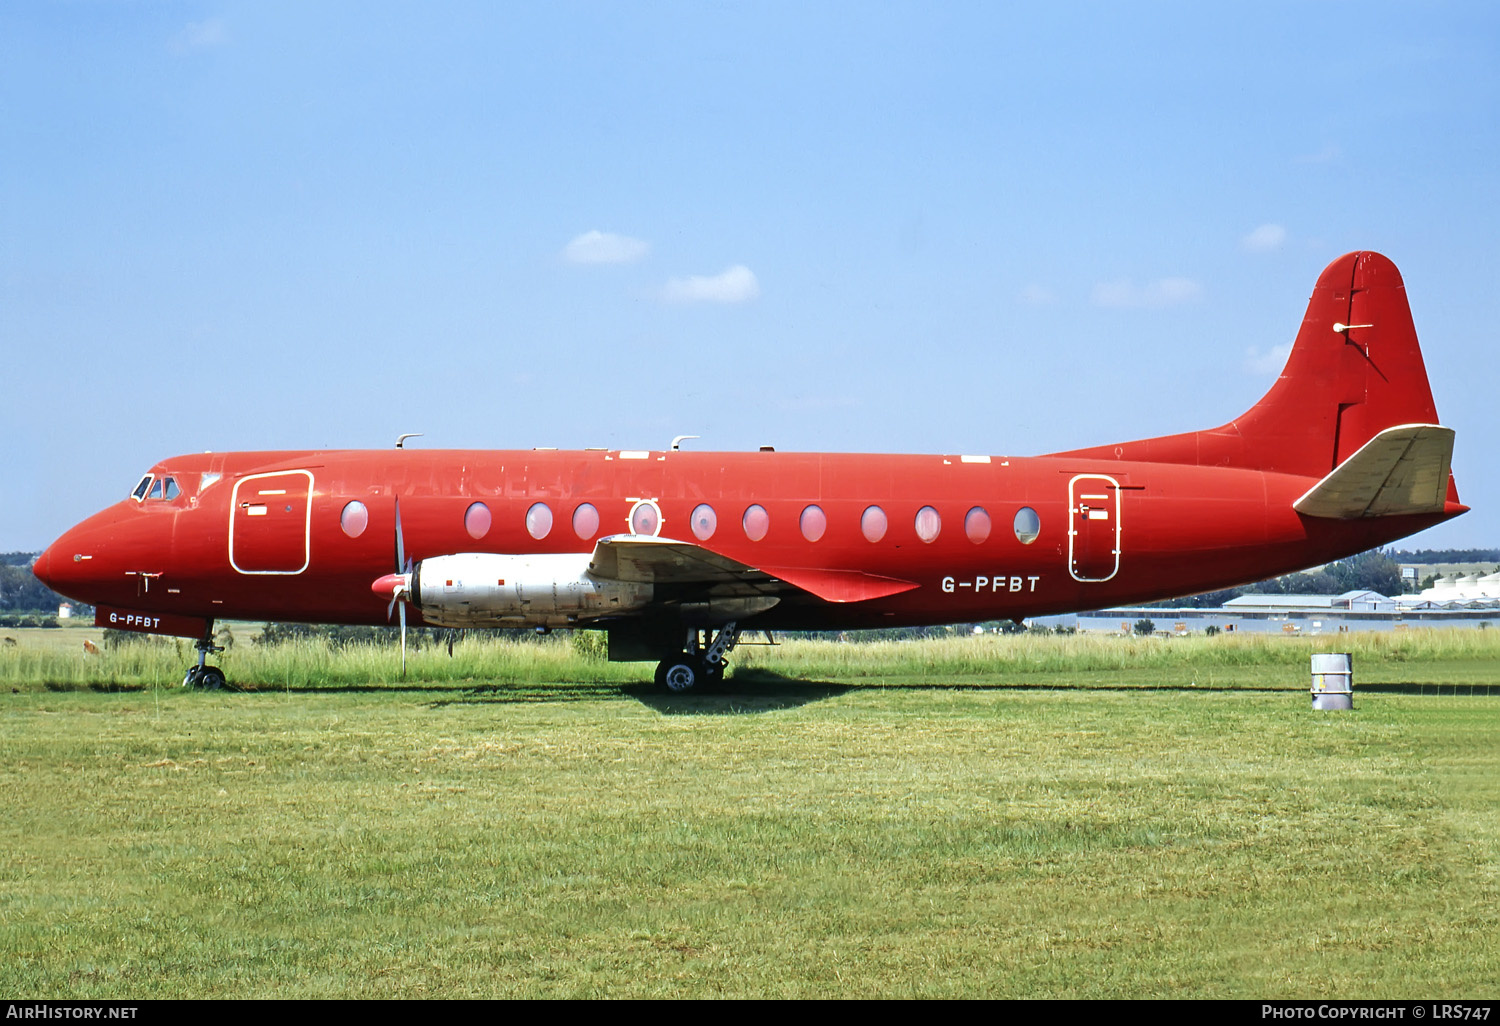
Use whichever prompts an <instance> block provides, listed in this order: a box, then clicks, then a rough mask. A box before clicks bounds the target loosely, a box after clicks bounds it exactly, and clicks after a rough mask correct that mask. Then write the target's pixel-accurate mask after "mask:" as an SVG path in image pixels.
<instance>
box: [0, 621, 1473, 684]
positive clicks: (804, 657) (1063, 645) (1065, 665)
mask: <svg viewBox="0 0 1500 1026" xmlns="http://www.w3.org/2000/svg"><path fill="white" fill-rule="evenodd" d="M52 633H56V632H52ZM588 648H589V646H586V645H575V644H573V641H572V638H571V637H570V636H568V635H566V634H559V635H556V636H554V637H552V638H548V639H544V640H541V641H514V640H509V639H502V638H494V637H488V636H479V635H470V636H466V637H463V638H461V639H459V640H458V641H456V642H455V643H454V646H453V649H452V654H451V655H450V654H449V652H448V649H447V647H446V646H441V645H437V646H428V647H424V648H421V649H413V650H411V651H410V652H409V653H408V657H407V658H408V667H407V679H408V680H410V681H413V682H428V683H435V684H454V683H464V682H475V683H510V682H525V681H538V680H546V681H565V682H572V683H628V682H633V681H643V680H646V679H649V677H650V675H651V671H652V667H651V665H650V664H649V663H610V662H607V661H605V660H604V659H603V658H602V657H601V656H600V655H599V654H597V653H596V652H591V651H589V650H588ZM1320 651H1348V652H1351V653H1353V656H1354V662H1355V667H1356V673H1357V674H1360V675H1361V676H1365V677H1368V675H1369V674H1370V673H1371V672H1372V671H1373V672H1376V673H1378V674H1386V675H1390V674H1393V673H1394V674H1396V675H1397V676H1401V675H1402V674H1403V673H1404V674H1408V675H1409V674H1410V673H1411V672H1414V671H1415V670H1417V669H1419V668H1420V669H1427V668H1430V667H1433V666H1439V665H1441V666H1447V667H1449V668H1453V667H1458V666H1461V665H1463V664H1473V663H1479V662H1487V661H1488V662H1492V661H1495V660H1500V631H1458V630H1433V629H1427V630H1410V631H1401V632H1396V633H1390V634H1374V633H1370V634H1345V635H1336V636H1325V637H1296V638H1287V637H1274V636H1265V635H1245V634H1240V635H1221V636H1219V637H1214V638H1209V637H1202V636H1194V637H1186V638H1159V637H1152V638H1136V637H1111V636H1101V635H1070V636H1056V635H1042V634H1022V635H984V636H980V637H967V636H960V637H952V638H931V639H922V640H917V641H870V642H835V641H813V640H804V639H795V638H794V639H785V640H783V641H782V642H781V643H780V644H778V645H775V646H760V645H753V644H746V645H743V646H741V647H740V648H739V649H737V650H736V651H735V653H734V654H733V657H732V659H731V662H732V664H733V666H734V670H735V672H738V673H740V674H741V675H742V676H743V675H744V671H746V670H757V671H762V672H769V673H774V674H779V675H782V676H786V677H791V678H794V679H803V680H824V679H834V680H842V679H860V680H872V681H873V680H887V679H903V680H908V679H933V678H942V679H944V680H954V679H969V680H997V679H1004V678H1009V677H1014V676H1016V675H1025V674H1059V673H1064V674H1066V673H1071V674H1096V673H1118V674H1125V675H1133V678H1132V679H1140V678H1141V675H1147V676H1149V675H1150V674H1152V673H1154V672H1155V673H1160V674H1163V675H1173V676H1177V675H1182V674H1186V675H1188V676H1195V675H1199V674H1203V675H1208V674H1214V673H1216V672H1220V671H1222V672H1224V673H1229V674H1231V675H1232V674H1233V672H1234V671H1240V670H1257V671H1265V672H1260V673H1255V674H1251V675H1250V676H1252V677H1255V678H1256V679H1257V680H1264V679H1266V678H1267V677H1268V675H1269V676H1273V677H1275V678H1276V679H1284V680H1285V681H1286V683H1287V686H1288V687H1300V686H1306V681H1307V673H1308V659H1309V656H1310V655H1311V654H1312V653H1313V652H1320ZM194 659H195V654H194V651H193V648H192V645H191V644H189V643H187V642H180V641H179V642H170V641H169V642H163V641H160V640H157V639H147V640H145V641H143V642H141V643H135V644H125V645H121V646H118V647H115V648H110V649H106V650H103V651H101V652H99V653H93V654H91V653H86V652H84V651H82V647H81V645H80V646H79V647H77V648H68V649H62V648H58V647H57V646H56V645H51V644H48V645H41V644H37V645H32V644H27V643H22V644H20V645H16V646H6V647H5V648H4V649H3V650H0V684H4V685H9V686H11V687H13V688H25V689H28V690H29V689H34V688H38V687H51V688H78V687H86V688H140V687H163V686H174V685H177V684H180V683H181V681H182V677H183V673H184V671H185V670H186V669H187V667H188V666H189V665H191V664H192V663H193V662H194ZM214 661H215V662H216V663H217V664H218V665H219V666H221V667H222V668H223V669H224V671H225V673H226V674H227V675H228V677H229V679H230V680H231V681H233V682H234V683H235V684H237V685H239V686H242V687H250V688H262V689H263V688H314V687H348V686H360V685H381V684H389V683H392V682H395V681H398V680H399V679H400V665H401V664H400V652H399V650H398V649H396V648H393V647H386V646H375V645H350V646H344V647H335V646H331V645H330V644H329V643H328V641H327V640H326V639H323V638H303V639H296V640H293V641H288V642H284V643H281V644H277V645H266V646H261V645H247V644H243V643H242V644H240V645H236V646H235V647H234V648H232V649H231V650H229V651H228V652H225V653H222V654H221V655H219V656H217V657H216V658H215V660H214ZM1270 671H1274V673H1270ZM745 679H750V677H746V678H745ZM1403 679H1404V677H1403ZM1059 683H1063V684H1066V683H1068V681H1066V680H1064V681H1060V682H1059Z"/></svg>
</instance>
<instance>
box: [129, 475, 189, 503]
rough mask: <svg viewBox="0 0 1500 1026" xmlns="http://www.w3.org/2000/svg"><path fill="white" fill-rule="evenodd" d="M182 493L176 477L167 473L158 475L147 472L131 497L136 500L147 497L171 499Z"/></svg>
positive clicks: (139, 500)
mask: <svg viewBox="0 0 1500 1026" xmlns="http://www.w3.org/2000/svg"><path fill="white" fill-rule="evenodd" d="M181 494H182V489H181V488H180V487H178V484H177V479H176V478H175V477H169V476H166V475H163V476H162V477H157V476H156V475H155V474H147V475H146V476H145V477H143V478H141V483H140V484H138V485H136V486H135V491H133V492H131V493H130V497H131V498H132V499H134V500H135V501H136V502H141V501H142V500H145V499H151V500H153V501H156V500H162V499H165V500H168V501H170V500H172V499H175V498H177V496H179V495H181Z"/></svg>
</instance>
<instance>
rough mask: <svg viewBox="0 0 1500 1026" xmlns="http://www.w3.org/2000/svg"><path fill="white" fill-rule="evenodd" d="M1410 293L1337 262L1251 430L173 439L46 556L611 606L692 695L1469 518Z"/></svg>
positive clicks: (304, 606)
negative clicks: (223, 445) (565, 446)
mask: <svg viewBox="0 0 1500 1026" xmlns="http://www.w3.org/2000/svg"><path fill="white" fill-rule="evenodd" d="M1452 452H1453V432H1452V430H1450V429H1448V428H1444V427H1439V426H1438V424H1437V412H1436V410H1435V408H1434V406H1433V401H1432V392H1431V390H1430V388H1429V387H1428V383H1427V372H1426V369H1425V367H1424V366H1423V363H1422V355H1421V351H1420V349H1419V348H1418V345H1417V335H1416V330H1415V328H1414V327H1413V326H1412V320H1411V311H1410V308H1409V307H1408V305H1407V301H1406V288H1405V285H1404V284H1403V283H1402V281H1401V275H1400V273H1399V272H1398V271H1397V270H1396V267H1395V265H1394V264H1392V263H1391V261H1389V260H1387V259H1386V258H1385V257H1383V256H1381V255H1379V254H1377V253H1350V254H1348V255H1346V256H1342V257H1340V258H1339V259H1337V260H1335V261H1334V262H1333V263H1332V264H1330V265H1329V266H1328V268H1327V269H1326V270H1325V271H1324V272H1323V274H1322V276H1321V277H1320V278H1319V279H1318V283H1317V286H1316V287H1315V288H1314V289H1313V294H1312V299H1311V301H1310V302H1309V304H1308V308H1307V315H1306V317H1305V318H1304V319H1303V322H1302V329H1301V331H1300V332H1299V333H1298V335H1297V341H1296V345H1295V346H1294V347H1293V349H1292V352H1291V356H1290V357H1289V358H1288V360H1287V363H1286V367H1285V369H1284V370H1283V371H1282V373H1281V377H1280V379H1279V380H1277V382H1276V383H1275V385H1274V386H1273V387H1272V388H1271V390H1270V392H1268V393H1267V394H1266V396H1265V397H1264V398H1263V399H1261V401H1260V402H1258V403H1256V404H1255V406H1254V407H1252V408H1251V409H1250V410H1249V412H1247V413H1245V414H1244V415H1243V416H1241V417H1238V418H1236V419H1235V420H1233V421H1231V422H1230V423H1228V424H1226V425H1224V426H1223V427H1218V428H1213V429H1211V430H1207V431H1196V432H1189V433H1186V434H1180V435H1170V436H1166V437H1161V438H1150V439H1145V440H1142V441H1135V442H1123V443H1120V444H1117V445H1105V446H1100V447H1098V448H1092V449H1078V450H1074V451H1071V452H1061V453H1054V454H1052V455H1048V456H1038V457H1030V458H1015V457H1001V456H986V455H969V456H964V455H948V456H911V455H857V454H842V453H838V454H834V453H783V452H773V451H770V450H769V449H763V450H762V451H760V452H743V453H700V452H682V451H678V449H677V448H676V447H675V445H674V446H673V448H671V449H669V450H666V451H645V450H641V451H630V450H618V451H617V450H604V449H599V450H593V449H585V450H582V451H579V452H558V451H552V450H532V451H508V452H507V451H498V452H497V451H469V450H451V451H420V450H413V449H405V448H402V447H401V446H400V444H399V443H398V446H397V448H396V449H394V450H382V451H329V452H323V451H307V452H241V453H220V454H213V453H205V454H201V455H190V456H179V457H175V458H173V459H169V460H165V461H163V462H161V463H159V464H157V465H156V466H155V467H153V468H152V469H151V471H150V472H149V473H147V474H146V475H145V476H144V477H142V478H141V479H140V483H139V484H138V485H137V486H136V487H135V490H134V491H133V492H131V494H130V496H129V497H128V498H126V499H124V500H123V501H121V502H119V503H117V504H115V505H113V506H111V507H109V508H108V509H105V510H104V511H102V512H100V513H98V514H96V515H95V516H93V517H90V518H89V519H88V520H85V521H84V522H83V523H81V524H79V525H78V526H77V527H74V528H73V529H72V530H70V531H68V532H67V533H66V534H64V535H63V536H62V537H61V538H60V539H58V540H57V542H56V543H54V544H53V545H52V547H51V548H49V549H48V550H47V551H46V552H44V553H42V555H41V556H40V557H39V558H38V559H37V561H36V565H35V572H36V575H37V576H38V577H39V578H41V579H42V580H43V581H44V582H45V583H46V584H47V585H48V586H50V587H51V588H53V589H55V590H56V591H59V592H61V593H63V594H65V595H68V596H70V597H72V598H75V599H78V600H81V601H84V602H88V603H92V604H93V605H95V606H96V607H97V614H96V616H97V619H96V622H97V623H99V624H101V625H103V626H108V627H115V628H121V629H124V630H142V631H152V632H157V633H165V634H174V635H179V636H183V637H192V638H196V639H198V653H199V654H198V663H197V665H196V666H194V667H193V668H192V669H190V670H189V671H188V676H187V679H186V680H185V681H184V683H185V684H189V685H199V686H218V685H221V684H222V683H223V682H224V677H223V674H222V673H221V672H220V671H219V670H218V669H217V668H215V667H212V666H208V665H206V663H205V659H206V656H207V654H208V653H209V652H211V651H214V650H215V649H214V648H213V622H214V621H215V620H217V619H238V620H277V621H301V622H308V623H343V624H376V625H378V624H384V623H388V622H390V620H391V618H392V614H393V612H394V611H395V610H396V609H399V611H400V621H401V625H402V628H403V640H404V629H405V626H406V622H407V607H408V606H410V607H411V609H412V614H413V615H414V616H415V617H416V622H418V623H422V624H429V625H434V626H442V627H523V626H525V627H535V628H540V629H546V628H556V627H591V628H596V629H603V630H605V631H607V632H608V636H609V657H610V658H611V659H615V660H647V659H654V660H659V661H660V664H659V666H658V668H657V672H656V679H657V682H658V683H659V684H660V685H661V686H663V687H665V688H667V689H669V690H672V691H678V692H683V691H691V690H693V689H696V688H700V687H703V686H706V685H708V684H711V683H712V682H713V681H714V680H716V679H717V678H719V677H720V676H722V673H723V670H724V666H725V662H724V659H725V656H726V655H727V654H728V652H729V651H730V650H731V649H732V648H733V647H734V645H735V643H736V641H737V640H738V638H739V636H740V632H741V630H743V629H745V628H747V627H753V628H756V629H760V628H765V629H770V630H776V629H781V630H828V629H845V628H861V627H890V626H901V625H921V624H942V623H957V622H964V621H974V620H992V619H1002V618H1010V619H1015V620H1020V619H1022V618H1024V617H1028V616H1038V615H1043V614H1049V613H1064V612H1073V611H1079V610H1089V609H1099V608H1103V607H1106V606H1110V605H1117V604H1127V603H1139V602H1145V601H1149V600H1153V599H1162V598H1170V597H1173V596H1178V595H1187V594H1193V593H1196V592H1203V591H1210V590H1214V589H1219V588H1228V587H1231V586H1234V585H1238V584H1244V583H1246V582H1249V581H1255V580H1261V579H1264V578H1266V577H1269V576H1271V575H1274V574H1280V573H1286V572H1289V571H1293V570H1297V569H1300V568H1302V567H1307V566H1311V565H1314V564H1318V563H1324V562H1327V561H1329V560H1333V559H1338V558H1341V557H1344V556H1348V555H1351V554H1354V553H1357V552H1361V551H1363V550H1365V549H1369V548H1371V547H1373V546H1377V545H1382V544H1385V543H1387V542H1390V541H1393V540H1395V539H1397V538H1401V537H1404V536H1406V535H1409V534H1412V533H1414V532H1416V531H1420V530H1422V529H1423V528H1427V527H1431V526H1432V525H1434V524H1438V523H1441V522H1443V521H1445V520H1448V519H1450V518H1451V517H1455V516H1458V515H1459V514H1461V513H1463V512H1464V511H1465V510H1466V509H1467V507H1465V506H1463V505H1461V504H1460V503H1459V501H1458V492H1457V489H1456V487H1455V486H1454V483H1453V479H1452V475H1451V473H1450V469H1449V466H1450V460H1451V457H1452Z"/></svg>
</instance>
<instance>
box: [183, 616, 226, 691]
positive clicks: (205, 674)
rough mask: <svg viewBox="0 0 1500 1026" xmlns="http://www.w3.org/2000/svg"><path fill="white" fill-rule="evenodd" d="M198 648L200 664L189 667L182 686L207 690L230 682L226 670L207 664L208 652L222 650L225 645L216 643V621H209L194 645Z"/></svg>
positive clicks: (216, 688) (218, 688) (215, 689)
mask: <svg viewBox="0 0 1500 1026" xmlns="http://www.w3.org/2000/svg"><path fill="white" fill-rule="evenodd" d="M193 647H195V648H196V649H197V650H198V665H197V666H190V667H188V672H187V676H186V677H183V678H182V686H183V687H185V688H202V689H203V690H205V691H218V690H220V689H221V688H223V687H224V686H225V685H227V684H228V683H229V681H228V679H227V678H225V676H224V671H223V670H221V669H219V668H218V667H217V666H207V665H205V663H206V662H207V661H208V654H209V653H210V652H222V651H224V649H223V647H222V646H220V645H215V644H214V622H213V621H212V620H210V621H208V629H207V630H205V631H204V632H203V637H201V638H199V639H198V641H197V642H196V643H195V645H194V646H193Z"/></svg>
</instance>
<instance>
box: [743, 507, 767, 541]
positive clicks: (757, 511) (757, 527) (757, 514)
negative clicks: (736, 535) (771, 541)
mask: <svg viewBox="0 0 1500 1026" xmlns="http://www.w3.org/2000/svg"><path fill="white" fill-rule="evenodd" d="M740 522H741V524H743V525H744V528H745V537H746V538H749V539H750V540H751V541H760V540H761V539H762V538H764V537H765V536H766V532H767V531H769V530H770V529H771V514H769V513H767V512H766V507H764V506H762V505H760V504H759V503H756V504H755V505H753V506H751V507H750V508H749V509H747V510H745V515H744V516H743V517H742V518H741V520H740Z"/></svg>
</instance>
